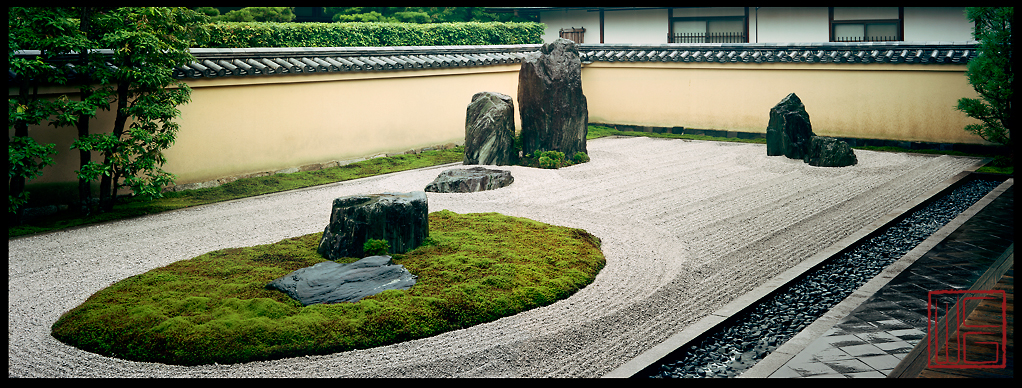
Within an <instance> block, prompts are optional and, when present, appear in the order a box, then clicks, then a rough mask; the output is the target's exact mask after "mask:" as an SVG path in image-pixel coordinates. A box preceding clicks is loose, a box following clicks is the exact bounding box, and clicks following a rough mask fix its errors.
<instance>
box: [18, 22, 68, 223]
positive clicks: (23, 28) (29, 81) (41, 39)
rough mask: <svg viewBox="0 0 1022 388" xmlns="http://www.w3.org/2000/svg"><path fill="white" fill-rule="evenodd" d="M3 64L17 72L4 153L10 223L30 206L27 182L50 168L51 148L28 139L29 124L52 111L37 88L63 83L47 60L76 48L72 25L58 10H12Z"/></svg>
mask: <svg viewBox="0 0 1022 388" xmlns="http://www.w3.org/2000/svg"><path fill="white" fill-rule="evenodd" d="M7 12H8V13H7V16H8V18H7V64H8V67H9V69H10V70H11V71H13V72H14V74H16V76H15V77H14V78H13V80H12V81H13V85H11V86H12V87H16V88H17V89H18V95H17V97H15V98H13V99H12V98H8V100H7V101H8V104H7V127H8V130H9V129H11V128H13V129H14V136H13V137H12V138H10V139H9V141H8V143H7V152H8V186H7V192H8V207H7V209H8V212H9V213H10V217H8V220H9V221H10V222H11V223H13V224H18V223H20V221H21V214H22V211H23V206H24V205H25V204H26V203H27V202H28V192H27V191H25V183H26V181H28V180H30V179H33V178H36V177H38V176H39V175H40V174H41V173H42V168H43V167H45V166H47V165H49V164H53V159H52V158H51V157H50V155H52V154H54V153H56V151H55V150H54V147H55V145H53V144H48V145H41V144H38V143H37V142H36V141H35V139H33V138H31V137H29V136H28V127H29V126H30V125H39V124H40V123H41V122H43V121H45V120H47V119H49V117H50V116H52V115H53V113H54V112H55V105H54V103H53V102H51V101H48V100H46V99H43V98H40V97H39V86H40V85H42V84H49V83H64V82H66V73H65V72H64V71H63V70H64V69H61V68H57V67H54V66H52V65H50V63H49V61H50V60H51V59H52V58H54V57H56V56H57V55H60V54H62V53H66V52H67V51H68V47H71V46H73V45H74V42H73V37H71V34H69V33H68V31H72V30H74V28H75V26H74V24H73V23H72V22H71V21H70V20H69V19H68V18H67V15H65V14H64V13H63V10H60V9H50V8H26V7H10V8H8V10H7ZM22 49H26V50H27V49H31V50H38V55H35V56H15V53H17V52H18V51H19V50H22Z"/></svg>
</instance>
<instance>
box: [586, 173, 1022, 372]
mask: <svg viewBox="0 0 1022 388" xmlns="http://www.w3.org/2000/svg"><path fill="white" fill-rule="evenodd" d="M979 166H982V164H977V165H976V166H975V167H973V168H972V170H975V169H976V168H979ZM972 173H973V171H970V170H966V171H963V172H961V173H959V174H957V175H955V176H953V177H951V178H949V179H947V180H945V181H944V182H942V184H941V185H938V186H937V187H935V188H933V189H931V190H929V191H927V192H925V193H923V194H922V195H920V196H918V197H916V198H915V199H914V200H912V201H909V202H908V203H906V204H904V205H902V206H901V207H898V208H896V209H895V210H893V211H891V212H890V213H888V214H886V215H884V216H881V217H880V218H878V219H877V220H876V221H874V222H873V223H871V224H869V225H867V226H866V227H864V228H862V229H859V230H858V231H856V232H855V233H852V234H851V235H849V236H848V237H845V238H844V239H842V240H841V241H838V242H837V243H835V244H834V245H831V246H830V247H828V248H826V249H824V250H822V251H820V252H818V253H817V254H815V255H813V256H812V257H810V258H809V259H807V260H805V261H803V262H802V263H799V264H798V265H796V266H794V267H792V268H790V269H788V270H787V271H784V272H782V273H781V274H779V275H777V276H774V277H773V278H771V279H770V280H768V281H766V282H765V283H763V284H762V285H760V286H759V287H756V288H755V289H753V290H752V291H749V292H747V293H745V294H744V295H742V296H740V297H738V298H736V299H735V300H733V301H731V303H728V304H727V305H725V306H724V307H722V308H720V309H718V310H717V311H715V312H713V313H710V314H709V315H707V316H706V317H703V318H702V319H700V320H699V321H696V322H695V323H694V324H692V325H691V326H689V327H687V328H685V329H684V330H682V331H681V332H679V333H676V334H674V335H673V336H671V337H669V338H668V339H667V340H665V341H664V342H662V343H660V344H659V345H657V346H654V347H653V348H651V349H649V350H647V351H645V352H643V353H641V354H639V355H638V356H636V357H635V358H633V359H631V360H629V361H628V362H626V363H625V364H623V365H621V366H619V367H618V368H617V369H614V370H613V371H611V372H610V373H608V374H606V375H604V376H603V377H604V378H628V377H633V376H635V375H636V374H638V373H640V372H642V371H643V370H645V369H647V368H649V367H651V366H653V365H654V364H656V363H657V362H659V361H660V360H661V359H663V358H664V357H667V356H668V355H670V354H671V353H673V352H674V351H676V350H679V349H681V348H682V347H684V346H685V345H687V344H689V343H690V342H692V341H694V340H696V339H698V338H700V337H702V336H704V335H705V334H707V333H708V332H710V331H711V330H712V329H714V328H715V327H717V326H719V325H721V324H723V323H724V322H725V321H728V320H731V319H732V318H734V317H736V316H738V315H740V313H742V312H743V311H745V310H746V309H748V308H750V307H752V306H753V305H755V303H756V302H758V301H760V300H762V299H765V298H768V297H770V296H771V295H772V294H774V293H776V292H777V291H779V290H781V289H782V288H783V287H784V286H786V285H788V284H790V283H792V282H794V281H796V280H798V279H799V278H801V277H803V276H804V275H805V274H807V273H809V272H810V271H811V270H812V269H814V268H816V267H818V266H819V265H821V264H823V263H824V262H826V261H828V260H829V259H830V258H832V257H834V256H837V255H839V254H842V253H843V252H844V251H846V250H848V249H850V248H851V247H853V246H855V244H856V243H858V242H859V241H861V240H864V239H867V238H869V237H871V236H872V235H875V234H878V233H879V232H880V231H881V230H882V229H884V228H885V227H887V226H890V225H893V224H894V223H895V222H897V221H899V220H901V219H902V218H904V217H905V216H907V215H908V214H909V213H911V212H912V211H914V210H916V209H919V208H921V207H922V206H924V205H925V204H927V203H929V202H930V201H931V200H933V199H934V198H935V197H936V196H937V195H939V194H940V193H942V192H945V191H947V190H950V189H951V188H953V187H954V186H956V185H957V184H958V183H959V182H963V181H964V180H965V178H967V177H969V175H971V174H972ZM1011 180H1012V179H1011V178H1009V179H1008V181H1011ZM998 188H1000V186H998ZM995 190H996V189H995ZM1001 191H1003V190H1001ZM999 193H1000V192H998V194H999ZM984 199H986V197H984ZM981 202H982V203H983V206H986V204H987V203H989V201H985V202H983V200H981ZM973 206H976V205H973ZM979 208H980V209H981V208H982V207H979ZM969 210H972V208H970V209H967V211H969ZM976 211H978V209H977V210H976ZM963 214H965V213H964V212H963ZM972 214H975V212H972V213H970V214H969V216H968V217H971V216H972ZM959 216H962V214H960V215H959ZM956 219H957V218H956ZM962 222H964V221H962ZM945 227H947V225H945ZM955 228H957V226H955ZM941 231H943V228H942V229H941V230H940V231H938V232H937V233H940V232H941ZM951 231H954V229H951ZM951 231H948V232H947V234H950V233H951ZM937 233H935V234H934V235H936V234H937ZM944 236H946V234H945V235H944ZM940 239H941V240H943V237H941V238H940ZM924 243H925V241H924ZM934 244H936V243H934ZM922 245H923V244H922V243H921V244H920V245H919V246H917V247H916V248H917V249H918V248H919V247H920V246H922ZM930 247H931V248H932V245H930ZM929 249H930V248H926V250H927V251H928V250H929ZM913 251H914V250H913ZM925 252H926V251H923V252H922V253H919V256H922V254H923V253H925ZM910 254H911V252H910ZM906 256H908V255H906ZM912 261H915V259H912ZM899 263H900V261H899V262H896V263H894V264H892V265H891V266H888V268H892V267H894V266H895V265H898V264H899ZM904 267H907V265H905V266H904ZM904 267H902V268H900V269H899V270H898V272H900V271H901V270H902V269H904ZM886 271H887V270H886V269H885V272H886ZM885 272H882V273H881V275H878V276H877V277H875V278H874V280H876V279H878V278H881V277H883V276H884V275H885ZM895 274H896V273H895ZM891 278H893V276H891ZM874 280H871V281H870V282H868V283H867V285H870V283H872V282H873V281H874ZM889 280H890V278H887V279H884V280H883V283H882V284H880V286H881V287H882V286H883V284H886V283H887V282H888V281H889ZM864 287H866V286H863V287H860V290H862V289H863V288H864ZM877 289H879V287H877ZM860 290H857V291H856V292H854V293H853V294H852V295H851V296H849V297H848V298H846V301H849V300H851V299H853V298H854V299H855V300H857V302H854V303H855V304H854V305H852V306H851V307H850V308H847V310H846V311H844V313H840V311H843V310H844V309H845V308H846V306H843V305H844V304H845V301H843V302H841V303H839V304H838V306H841V309H840V310H839V309H838V306H835V307H834V308H832V309H831V310H830V311H828V312H827V313H825V314H824V316H823V317H821V318H818V319H817V320H816V321H814V322H813V323H812V324H810V325H809V326H807V327H806V328H805V329H803V330H802V331H801V332H799V334H797V335H795V337H792V338H791V339H789V340H788V341H786V342H785V343H784V344H783V345H781V346H780V347H778V348H777V349H775V350H774V351H773V352H771V353H770V355H768V356H767V357H765V358H764V359H763V360H760V361H759V362H757V363H756V365H754V366H753V367H752V368H750V369H749V370H747V371H746V372H745V373H743V374H742V375H740V376H739V377H766V376H768V375H769V374H770V373H773V371H775V370H776V369H777V368H780V367H781V366H782V365H784V363H785V362H787V361H788V360H789V359H791V357H794V355H795V354H797V353H798V352H799V351H801V350H802V349H804V348H805V347H806V346H808V345H809V343H810V342H812V340H814V339H815V338H816V337H818V336H819V335H820V334H822V333H823V332H825V331H827V330H828V329H830V327H831V326H833V325H834V324H835V323H837V320H839V319H840V318H843V317H844V316H846V315H847V314H848V312H851V310H852V309H854V308H855V307H857V306H858V305H859V304H861V303H862V301H864V300H865V299H866V298H868V297H869V296H870V295H872V294H873V293H874V292H875V291H876V290H873V291H871V292H869V293H868V295H865V296H860V295H859V292H860ZM859 298H861V299H859ZM848 303H853V302H848ZM834 315H836V317H834ZM824 319H826V320H827V321H830V320H833V321H832V322H830V323H829V324H828V323H822V322H821V323H819V324H818V322H820V321H821V320H824ZM821 327H822V330H820V329H821ZM788 353H790V354H788ZM775 354H776V356H775ZM750 373H751V374H750Z"/></svg>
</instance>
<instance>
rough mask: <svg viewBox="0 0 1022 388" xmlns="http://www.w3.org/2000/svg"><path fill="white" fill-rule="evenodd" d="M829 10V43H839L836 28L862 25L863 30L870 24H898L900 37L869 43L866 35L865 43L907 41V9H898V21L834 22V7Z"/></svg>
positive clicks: (897, 28)
mask: <svg viewBox="0 0 1022 388" xmlns="http://www.w3.org/2000/svg"><path fill="white" fill-rule="evenodd" d="M828 8H829V10H830V11H829V12H830V13H829V15H828V18H829V23H828V25H829V27H828V28H829V29H830V31H829V32H828V35H829V39H828V40H829V41H831V42H837V41H836V40H834V39H835V37H834V27H835V26H837V25H841V24H862V25H863V29H865V26H866V25H868V24H889V23H897V27H896V31H897V34H898V36H896V37H895V39H894V40H882V41H867V40H865V35H863V40H862V41H863V42H904V41H905V7H898V18H897V19H857V20H834V7H828Z"/></svg>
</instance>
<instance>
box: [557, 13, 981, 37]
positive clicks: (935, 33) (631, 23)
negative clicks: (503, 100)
mask: <svg viewBox="0 0 1022 388" xmlns="http://www.w3.org/2000/svg"><path fill="white" fill-rule="evenodd" d="M724 11H725V10H723V9H715V8H690V9H683V8H676V9H675V12H674V16H676V17H681V16H717V15H718V14H721V15H722V14H723V13H721V12H724ZM726 11H728V12H724V13H726V14H729V15H730V14H732V13H733V12H730V11H731V10H730V9H728V10H726ZM846 11H847V10H846ZM865 11H866V10H864V12H865ZM844 16H845V18H848V17H851V16H849V15H844ZM852 16H854V15H852ZM865 16H869V15H865ZM865 16H864V17H865ZM874 16H875V15H874ZM904 17H905V36H904V40H905V41H907V42H912V41H929V42H932V41H949V42H961V41H969V40H972V23H971V22H969V21H968V20H966V19H965V7H905V12H904ZM540 22H542V23H545V24H546V26H547V27H546V32H545V33H544V35H543V41H544V42H552V41H554V40H556V39H557V37H558V31H560V29H562V28H571V27H575V28H578V27H584V28H585V29H586V33H585V43H600V13H599V12H597V11H593V12H589V11H586V10H556V11H547V12H542V13H541V14H540ZM757 24H758V26H757ZM667 31H668V23H667V9H649V10H632V11H605V12H604V43H634V44H643V43H646V44H659V43H666V42H667ZM829 40H830V23H829V9H828V8H827V7H759V8H756V7H749V42H750V43H791V42H798V43H810V42H812V43H816V42H828V41H829Z"/></svg>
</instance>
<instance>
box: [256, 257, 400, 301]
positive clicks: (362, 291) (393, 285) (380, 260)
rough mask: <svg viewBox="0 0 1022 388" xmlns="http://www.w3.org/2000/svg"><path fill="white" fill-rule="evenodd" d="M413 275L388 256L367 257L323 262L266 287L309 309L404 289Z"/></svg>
mask: <svg viewBox="0 0 1022 388" xmlns="http://www.w3.org/2000/svg"><path fill="white" fill-rule="evenodd" d="M415 279H416V277H415V275H412V274H411V273H410V272H408V270H407V269H405V267H404V266H403V265H400V264H394V263H393V261H391V260H390V256H369V257H366V258H364V259H362V260H359V261H356V262H354V263H349V264H341V263H337V262H333V261H324V262H322V263H318V264H316V265H313V266H311V267H305V268H300V269H298V270H296V271H294V272H291V273H289V274H287V275H285V276H283V277H280V278H277V279H276V280H274V281H272V282H270V284H267V285H266V288H269V289H276V290H280V291H282V292H284V293H285V294H287V295H288V296H290V297H291V298H293V299H295V300H297V301H299V302H301V303H302V306H308V305H310V304H316V303H343V302H352V303H354V302H357V301H359V300H361V299H362V298H365V297H367V296H370V295H376V294H379V293H381V292H383V291H385V290H407V289H409V288H412V286H413V285H415Z"/></svg>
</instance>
